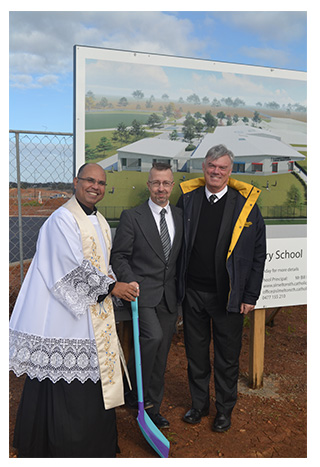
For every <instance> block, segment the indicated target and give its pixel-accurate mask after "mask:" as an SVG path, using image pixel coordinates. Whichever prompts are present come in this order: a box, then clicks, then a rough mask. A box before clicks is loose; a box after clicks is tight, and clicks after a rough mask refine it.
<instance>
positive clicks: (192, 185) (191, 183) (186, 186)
mask: <svg viewBox="0 0 320 467" xmlns="http://www.w3.org/2000/svg"><path fill="white" fill-rule="evenodd" d="M204 185H205V180H204V177H199V178H192V179H190V180H187V181H185V182H182V183H180V188H181V190H182V193H183V194H186V193H189V192H190V191H193V190H195V189H196V188H199V187H200V186H204ZM228 186H230V187H231V188H234V189H235V190H237V191H239V193H240V194H241V195H242V196H243V197H244V198H248V196H249V195H250V193H252V191H254V192H255V193H256V194H257V195H258V196H259V195H260V190H259V189H257V188H256V187H254V186H253V185H251V184H250V183H245V182H241V181H239V180H236V179H234V178H231V177H229V180H228Z"/></svg>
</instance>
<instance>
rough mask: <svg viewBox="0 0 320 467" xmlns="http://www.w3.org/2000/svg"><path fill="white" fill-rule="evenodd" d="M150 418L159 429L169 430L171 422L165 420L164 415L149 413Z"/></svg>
mask: <svg viewBox="0 0 320 467" xmlns="http://www.w3.org/2000/svg"><path fill="white" fill-rule="evenodd" d="M148 415H149V417H150V418H151V420H152V421H153V423H154V424H155V425H156V426H157V427H158V428H169V426H170V423H169V421H168V420H167V419H166V418H164V417H163V416H162V415H160V414H159V413H156V414H153V413H148Z"/></svg>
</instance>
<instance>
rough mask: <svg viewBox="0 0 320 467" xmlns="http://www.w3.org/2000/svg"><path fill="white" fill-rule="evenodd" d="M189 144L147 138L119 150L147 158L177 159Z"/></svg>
mask: <svg viewBox="0 0 320 467" xmlns="http://www.w3.org/2000/svg"><path fill="white" fill-rule="evenodd" d="M187 144H188V143H181V142H180V141H170V140H166V139H160V138H145V139H141V140H140V141H136V142H135V143H131V144H128V146H123V147H122V148H120V149H118V152H121V153H125V152H128V153H136V154H143V155H146V156H150V155H151V156H155V157H167V158H169V159H171V158H173V157H175V156H176V155H177V154H179V152H181V151H183V150H184V149H185V148H186V147H187Z"/></svg>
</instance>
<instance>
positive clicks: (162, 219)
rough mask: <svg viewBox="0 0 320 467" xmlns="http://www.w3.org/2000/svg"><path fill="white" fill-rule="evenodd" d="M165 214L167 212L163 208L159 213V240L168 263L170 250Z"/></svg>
mask: <svg viewBox="0 0 320 467" xmlns="http://www.w3.org/2000/svg"><path fill="white" fill-rule="evenodd" d="M166 212H167V211H166V210H165V209H164V208H163V209H162V210H161V211H160V238H161V243H162V248H163V253H164V257H165V259H166V261H168V258H169V254H170V250H171V241H170V237H169V231H168V226H167V222H166V219H165V215H166Z"/></svg>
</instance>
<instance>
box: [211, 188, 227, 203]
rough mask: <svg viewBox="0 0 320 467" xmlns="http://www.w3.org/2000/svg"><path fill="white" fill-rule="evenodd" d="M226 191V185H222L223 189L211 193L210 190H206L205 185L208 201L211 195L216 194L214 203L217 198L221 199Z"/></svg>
mask: <svg viewBox="0 0 320 467" xmlns="http://www.w3.org/2000/svg"><path fill="white" fill-rule="evenodd" d="M227 191H228V185H227V186H225V187H224V189H223V190H221V191H219V192H218V193H211V191H209V190H208V188H207V187H205V192H206V197H207V198H208V201H210V196H211V195H216V197H217V198H216V199H215V200H214V203H217V202H218V201H219V199H221V198H222V197H223V196H224V195H225V194H226V193H227Z"/></svg>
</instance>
